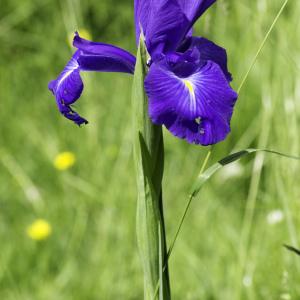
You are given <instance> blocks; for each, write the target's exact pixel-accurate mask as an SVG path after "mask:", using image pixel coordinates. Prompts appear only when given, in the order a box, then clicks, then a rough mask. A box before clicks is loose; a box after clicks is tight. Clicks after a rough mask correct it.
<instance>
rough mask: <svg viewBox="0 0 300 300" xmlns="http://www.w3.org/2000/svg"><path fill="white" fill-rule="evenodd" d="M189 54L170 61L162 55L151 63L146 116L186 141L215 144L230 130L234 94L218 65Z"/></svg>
mask: <svg viewBox="0 0 300 300" xmlns="http://www.w3.org/2000/svg"><path fill="white" fill-rule="evenodd" d="M177 55H178V54H177ZM179 57H180V56H179ZM189 57H190V61H189V62H188V61H187V59H186V58H185V59H184V60H183V61H182V60H181V59H180V58H178V59H177V61H176V60H174V58H173V57H172V59H171V61H172V63H170V59H168V56H166V57H165V58H164V59H163V60H161V61H160V62H156V63H153V64H152V65H151V67H150V70H149V73H148V76H147V78H146V81H145V88H146V92H147V94H148V97H149V115H150V117H151V119H152V121H153V122H154V123H157V124H164V125H166V127H167V128H168V129H169V130H170V131H171V132H172V133H173V134H174V135H176V136H178V137H180V138H185V139H186V140H187V141H188V142H190V143H196V144H202V145H209V144H215V143H217V142H219V141H221V140H223V139H224V138H225V137H226V136H227V134H228V133H229V132H230V119H231V116H232V112H233V106H234V103H235V101H236V99H237V94H236V92H235V91H234V90H232V88H231V87H230V85H229V83H228V81H227V79H226V77H225V76H224V74H223V72H222V70H221V68H220V67H219V66H218V64H216V63H214V62H213V61H202V60H201V59H200V60H199V59H198V58H197V57H196V56H195V55H194V54H193V55H192V54H190V55H189ZM200 57H201V56H200ZM193 59H194V62H193ZM178 65H179V67H178Z"/></svg>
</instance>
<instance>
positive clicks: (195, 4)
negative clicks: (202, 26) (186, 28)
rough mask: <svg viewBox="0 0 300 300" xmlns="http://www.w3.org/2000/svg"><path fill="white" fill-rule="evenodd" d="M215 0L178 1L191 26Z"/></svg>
mask: <svg viewBox="0 0 300 300" xmlns="http://www.w3.org/2000/svg"><path fill="white" fill-rule="evenodd" d="M216 1H217V0H178V3H179V4H180V6H181V8H182V10H183V12H184V13H185V15H186V16H187V18H188V19H189V20H190V23H191V26H192V25H193V24H194V23H195V22H196V21H197V19H198V18H200V17H201V15H202V14H203V13H204V12H205V11H206V10H207V9H208V8H209V7H210V6H211V5H213V4H214V3H215V2H216Z"/></svg>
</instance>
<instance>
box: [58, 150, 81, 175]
mask: <svg viewBox="0 0 300 300" xmlns="http://www.w3.org/2000/svg"><path fill="white" fill-rule="evenodd" d="M75 161H76V158H75V155H74V153H72V152H62V153H59V154H58V155H57V156H56V157H55V159H54V167H55V168H56V169H58V170H60V171H64V170H67V169H69V168H71V167H72V166H73V165H74V164H75Z"/></svg>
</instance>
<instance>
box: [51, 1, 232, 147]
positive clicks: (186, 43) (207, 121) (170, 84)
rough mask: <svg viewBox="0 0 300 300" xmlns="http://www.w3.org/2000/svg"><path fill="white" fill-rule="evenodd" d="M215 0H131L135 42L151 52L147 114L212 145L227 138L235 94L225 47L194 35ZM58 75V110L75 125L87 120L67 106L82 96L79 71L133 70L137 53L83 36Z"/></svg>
mask: <svg viewBox="0 0 300 300" xmlns="http://www.w3.org/2000/svg"><path fill="white" fill-rule="evenodd" d="M214 2H216V0H193V1H192V0H135V1H134V6H135V25H136V26H135V27H136V41H137V43H138V41H139V38H140V36H141V34H142V35H143V37H144V39H145V44H146V47H147V50H148V53H149V55H150V60H149V72H148V74H147V76H146V79H145V90H146V93H147V95H148V98H149V116H150V118H151V120H152V121H153V123H155V124H158V125H164V126H165V127H166V128H167V129H168V130H169V131H170V132H171V133H172V134H173V135H175V136H177V137H179V138H182V139H186V140H187V141H188V142H189V143H194V144H201V145H211V144H215V143H218V142H220V141H222V140H224V139H225V138H226V136H227V135H228V133H229V132H230V120H231V116H232V113H233V107H234V104H235V102H236V100H237V97H238V95H237V93H236V92H235V91H234V90H233V89H232V88H231V87H230V82H231V80H232V77H231V74H230V73H229V72H228V69H227V54H226V51H225V49H223V48H221V47H219V46H217V45H216V44H214V43H213V42H211V41H209V40H207V39H205V38H203V37H193V36H192V27H193V25H194V23H195V22H196V20H197V19H198V18H199V17H200V16H201V15H202V14H203V13H204V12H205V11H206V10H207V9H208V8H209V7H210V6H211V5H212V4H213V3H214ZM73 45H74V47H76V48H77V51H76V52H75V54H74V55H73V57H72V58H71V60H70V61H69V63H68V64H67V65H66V67H65V69H64V70H63V72H62V73H61V74H60V75H59V76H58V78H57V79H56V80H54V81H51V82H50V83H49V89H50V90H51V91H52V92H53V94H54V95H55V98H56V102H57V105H58V108H59V110H60V112H61V113H62V114H63V115H64V116H65V117H67V118H68V119H70V120H73V121H74V122H75V123H76V124H78V125H81V124H83V123H87V121H86V120H85V119H84V118H82V117H80V116H79V115H78V114H77V113H76V112H75V111H74V110H73V109H72V107H71V105H72V104H73V103H74V102H75V101H76V100H77V99H78V98H79V97H80V95H81V93H82V90H83V83H82V80H81V78H80V72H81V71H99V72H124V73H129V74H133V73H134V68H135V62H136V60H135V57H134V56H133V55H132V54H130V53H129V52H127V51H125V50H123V49H120V48H117V47H115V46H112V45H107V44H102V43H94V42H90V41H87V40H84V39H82V38H80V37H79V35H78V34H77V33H76V34H75V38H74V42H73Z"/></svg>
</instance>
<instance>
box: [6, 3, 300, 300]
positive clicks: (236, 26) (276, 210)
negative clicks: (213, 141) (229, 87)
mask: <svg viewBox="0 0 300 300" xmlns="http://www.w3.org/2000/svg"><path fill="white" fill-rule="evenodd" d="M282 3H283V0H275V1H274V0H252V1H248V0H240V1H236V0H219V1H218V3H217V4H216V5H214V6H213V7H212V8H211V9H210V10H209V11H208V12H207V13H206V14H205V16H204V17H203V18H201V20H200V21H199V22H198V23H197V25H196V34H198V35H202V36H205V37H207V38H210V39H212V40H213V41H215V42H216V43H218V44H220V45H222V46H224V47H225V48H226V49H227V51H228V55H229V66H230V70H231V72H232V73H233V76H234V81H233V86H234V87H235V88H237V87H238V85H239V83H240V82H241V80H242V77H243V76H244V74H245V72H246V71H247V69H248V68H249V65H250V63H251V60H252V58H253V57H254V55H255V52H256V51H257V49H258V47H259V45H260V43H261V41H262V40H263V37H264V36H265V34H266V32H267V30H268V28H269V26H270V25H271V23H272V21H273V20H274V18H275V16H276V14H277V12H278V10H279V9H280V6H281V5H282ZM299 12H300V2H299V1H296V0H290V1H289V3H288V5H287V7H286V9H285V11H284V13H283V14H282V16H281V17H280V19H279V21H278V23H277V24H276V27H275V29H274V31H273V32H272V34H271V35H270V37H269V39H268V41H267V44H266V46H265V48H264V49H263V51H262V52H261V54H260V56H259V59H258V61H257V63H256V65H255V67H254V69H253V70H252V72H251V73H250V76H249V78H248V79H247V81H246V83H245V85H244V87H243V89H242V91H241V93H240V97H239V101H238V102H237V105H236V108H235V113H234V116H233V119H232V133H231V134H230V136H229V138H228V139H227V140H226V141H225V142H222V143H220V144H218V145H217V146H214V147H213V152H212V153H213V154H212V157H211V160H210V164H211V163H213V162H215V161H217V160H218V159H220V158H222V157H224V156H226V155H228V154H229V153H230V152H232V151H234V150H240V149H243V148H247V147H259V148H269V149H274V150H278V151H281V152H285V153H290V154H295V155H299V154H300V148H299V146H300V143H299V142H300V140H299V137H300V136H299V126H300V120H299V117H300V77H299V71H300V55H299V53H300V39H299V37H300V21H299V20H300V19H299ZM82 28H84V29H86V30H88V31H89V32H90V34H91V36H92V38H93V40H95V41H102V42H106V43H112V44H116V45H118V46H120V47H123V48H125V49H128V50H129V51H131V52H132V53H134V52H135V51H136V49H135V37H134V27H133V1H131V0H86V1H80V0H65V1H58V0H57V1H56V0H23V1H19V0H0V103H1V108H0V119H1V126H0V299H3V300H31V299H32V300H50V299H51V300H52V299H55V300H94V299H142V295H143V278H142V270H141V267H140V264H139V258H138V254H137V247H136V237H135V205H136V198H135V179H134V170H133V159H132V145H131V142H132V139H131V138H132V137H131V129H132V128H131V115H130V113H131V112H130V102H131V100H130V97H131V84H132V78H131V76H130V75H125V74H99V73H98V74H95V73H93V74H91V73H89V74H84V75H83V77H84V82H85V91H84V93H83V96H82V97H81V99H80V101H79V102H78V103H77V104H76V108H77V110H78V111H80V113H82V115H83V116H85V117H86V118H87V119H88V120H89V121H90V124H89V125H88V126H85V127H82V128H78V127H76V126H75V125H74V124H72V123H71V122H69V121H67V120H66V119H64V118H63V117H62V116H61V115H60V114H59V113H58V111H57V108H56V104H55V101H54V98H53V96H52V95H51V93H50V92H49V91H48V89H47V84H48V81H49V80H51V79H54V78H55V77H56V76H57V74H58V73H59V72H60V71H61V70H62V68H63V66H64V65H65V63H66V62H67V60H68V59H69V57H70V55H71V51H72V49H71V47H70V45H69V42H68V37H69V36H70V34H71V35H72V32H73V31H74V30H76V29H82ZM165 144H166V167H165V176H164V197H165V200H164V201H165V214H166V225H167V238H168V240H169V241H170V240H171V239H172V238H173V235H174V233H175V230H176V228H177V225H178V221H179V219H180V217H181V214H182V212H183V210H184V207H185V204H186V201H187V196H188V193H189V190H190V188H191V185H192V183H193V180H194V179H195V177H196V176H197V174H198V172H199V170H200V166H201V163H202V161H203V158H204V157H205V156H206V154H207V151H208V149H207V148H205V147H199V146H194V145H188V144H187V143H185V142H184V141H181V140H178V139H176V138H174V137H173V136H171V135H170V134H169V133H168V132H167V131H165ZM63 151H71V152H73V153H74V154H75V156H76V163H75V165H74V166H73V167H72V168H70V169H68V170H66V171H59V170H57V169H56V168H55V167H54V165H53V161H54V159H55V157H56V155H57V154H59V153H61V152H63ZM299 171H300V163H298V162H297V161H292V160H289V159H284V158H279V157H276V156H274V155H270V154H257V155H255V156H252V158H251V159H243V160H242V161H241V162H239V163H235V164H233V165H231V166H228V167H226V168H224V169H223V170H222V171H221V172H219V173H218V174H217V175H216V176H214V177H213V179H212V180H211V181H209V182H208V183H207V185H206V186H205V188H204V189H203V190H202V192H201V193H200V195H199V196H198V197H197V199H195V201H194V202H193V204H192V206H191V210H190V211H189V214H188V216H187V219H186V222H185V224H184V227H183V230H182V232H181V234H180V236H179V239H178V242H177V244H176V246H175V249H174V252H173V254H172V256H171V258H170V272H171V285H172V291H173V297H174V299H180V300H181V299H205V300H213V299H218V300H220V299H222V300H240V299H249V300H251V299H253V300H254V299H255V300H256V299H264V300H265V299H280V300H290V299H295V300H296V299H300V257H298V256H296V255H294V254H293V253H291V252H288V251H287V250H286V249H284V248H283V247H282V244H283V243H287V244H291V245H293V246H296V247H297V246H299V238H300V236H299V234H300V215H299V209H300V201H299V200H300V199H299V197H300V185H299ZM38 218H43V219H45V220H47V221H48V222H49V223H50V224H51V226H52V234H51V235H50V236H49V237H48V238H47V239H46V240H44V241H35V240H32V239H30V238H29V237H28V235H27V234H26V228H27V227H28V226H29V225H30V224H31V223H32V222H33V221H35V220H36V219H38Z"/></svg>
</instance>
